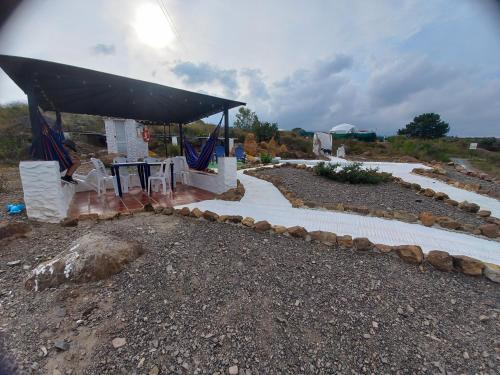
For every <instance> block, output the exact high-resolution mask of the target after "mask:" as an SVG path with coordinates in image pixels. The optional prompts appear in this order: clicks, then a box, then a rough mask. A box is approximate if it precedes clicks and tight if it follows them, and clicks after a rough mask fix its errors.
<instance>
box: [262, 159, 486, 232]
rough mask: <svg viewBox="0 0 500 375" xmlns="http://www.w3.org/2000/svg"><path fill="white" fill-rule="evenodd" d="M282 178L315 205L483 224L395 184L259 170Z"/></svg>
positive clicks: (465, 214)
mask: <svg viewBox="0 0 500 375" xmlns="http://www.w3.org/2000/svg"><path fill="white" fill-rule="evenodd" d="M258 174H266V175H271V176H277V177H280V178H281V181H282V182H281V183H282V185H283V186H284V187H285V188H286V189H287V190H289V191H291V192H293V193H295V195H296V196H297V197H298V198H300V199H302V200H304V201H311V202H315V203H316V204H318V205H322V204H325V203H334V204H336V203H344V204H349V205H353V206H359V207H368V208H369V209H380V210H385V211H389V210H396V211H406V212H410V213H412V214H415V215H418V214H419V213H420V212H423V211H427V212H430V213H432V214H433V215H435V216H448V217H451V218H452V219H454V220H457V221H459V222H460V223H464V224H472V225H475V226H478V225H482V224H485V223H486V220H485V219H483V218H479V217H477V216H476V215H475V214H472V213H469V212H465V211H462V210H460V209H459V208H457V207H454V206H450V205H447V204H444V203H443V202H442V201H437V200H435V199H433V198H429V197H426V196H423V195H420V194H417V193H416V192H415V191H413V190H411V189H406V188H404V187H402V186H400V185H398V184H396V183H393V182H386V183H381V184H378V185H364V184H357V185H352V184H348V183H342V182H337V181H333V180H329V179H327V178H324V177H320V176H316V175H315V174H313V173H312V172H310V171H306V170H300V169H296V168H270V169H266V170H265V171H259V172H257V175H258Z"/></svg>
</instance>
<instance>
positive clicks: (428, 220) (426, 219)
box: [418, 211, 436, 227]
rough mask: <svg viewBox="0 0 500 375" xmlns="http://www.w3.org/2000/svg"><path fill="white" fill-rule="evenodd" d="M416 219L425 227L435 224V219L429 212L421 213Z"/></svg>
mask: <svg viewBox="0 0 500 375" xmlns="http://www.w3.org/2000/svg"><path fill="white" fill-rule="evenodd" d="M418 218H419V220H420V222H421V223H422V225H425V226H426V227H432V226H433V225H434V223H435V222H436V217H435V216H434V215H433V214H431V213H430V212H426V211H424V212H421V213H420V215H418Z"/></svg>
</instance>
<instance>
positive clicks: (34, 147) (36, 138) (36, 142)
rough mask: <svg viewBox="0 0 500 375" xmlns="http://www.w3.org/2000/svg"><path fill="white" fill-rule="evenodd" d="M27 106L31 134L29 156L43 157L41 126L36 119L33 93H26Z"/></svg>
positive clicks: (36, 103)
mask: <svg viewBox="0 0 500 375" xmlns="http://www.w3.org/2000/svg"><path fill="white" fill-rule="evenodd" d="M28 108H29V115H30V123H31V134H32V136H33V139H32V142H31V156H32V157H33V158H34V159H43V150H42V128H41V127H40V121H39V119H38V101H37V100H36V99H35V96H34V95H30V94H28Z"/></svg>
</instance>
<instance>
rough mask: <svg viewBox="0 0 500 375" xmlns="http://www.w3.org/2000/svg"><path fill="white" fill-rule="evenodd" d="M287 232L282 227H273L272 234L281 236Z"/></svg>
mask: <svg viewBox="0 0 500 375" xmlns="http://www.w3.org/2000/svg"><path fill="white" fill-rule="evenodd" d="M286 231H287V228H286V227H285V226H283V225H273V232H274V233H277V234H283V233H285V232H286Z"/></svg>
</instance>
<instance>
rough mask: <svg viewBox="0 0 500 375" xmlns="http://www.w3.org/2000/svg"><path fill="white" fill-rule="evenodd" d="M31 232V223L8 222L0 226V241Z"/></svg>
mask: <svg viewBox="0 0 500 375" xmlns="http://www.w3.org/2000/svg"><path fill="white" fill-rule="evenodd" d="M30 232H31V225H28V224H26V223H10V224H4V225H1V226H0V241H5V242H7V241H10V240H13V239H15V238H20V237H26V236H27V235H28V234H29V233H30Z"/></svg>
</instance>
